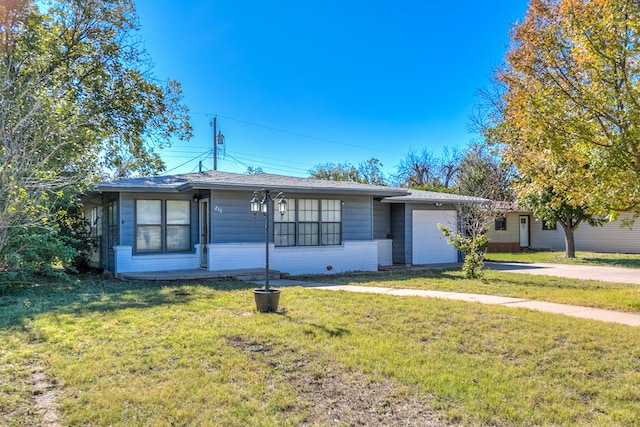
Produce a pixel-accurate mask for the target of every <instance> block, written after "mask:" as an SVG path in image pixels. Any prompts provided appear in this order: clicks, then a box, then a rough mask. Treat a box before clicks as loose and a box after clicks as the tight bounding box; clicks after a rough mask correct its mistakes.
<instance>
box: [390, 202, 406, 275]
mask: <svg viewBox="0 0 640 427" xmlns="http://www.w3.org/2000/svg"><path fill="white" fill-rule="evenodd" d="M390 214H391V225H390V228H391V238H392V239H393V250H392V251H393V252H392V260H393V263H394V264H406V263H407V254H406V252H405V247H406V245H405V241H406V235H405V231H404V229H405V224H406V222H407V219H406V215H405V205H404V204H401V203H394V204H392V205H390Z"/></svg>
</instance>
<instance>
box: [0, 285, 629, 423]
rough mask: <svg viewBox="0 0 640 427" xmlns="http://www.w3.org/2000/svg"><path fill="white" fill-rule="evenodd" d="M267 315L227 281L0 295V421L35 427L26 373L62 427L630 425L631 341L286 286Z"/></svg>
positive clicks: (458, 305) (528, 315) (517, 315)
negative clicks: (43, 382)
mask: <svg viewBox="0 0 640 427" xmlns="http://www.w3.org/2000/svg"><path fill="white" fill-rule="evenodd" d="M443 274H450V275H451V277H450V278H448V279H447V278H446V277H441V278H440V279H441V280H442V281H443V283H444V281H446V280H449V281H450V282H451V283H452V285H454V284H456V285H461V284H462V282H463V280H460V279H459V278H457V276H456V274H455V273H443ZM518 277H519V276H516V275H514V276H513V279H514V280H516V279H518ZM334 278H337V276H334ZM384 280H390V279H389V278H388V277H387V278H386V279H384ZM410 280H418V278H417V277H414V278H412V279H410ZM429 280H431V279H429ZM488 281H489V282H491V279H488ZM385 283H386V282H385ZM489 285H490V284H489ZM489 285H488V286H489ZM443 286H444V285H443ZM466 286H469V287H471V286H472V285H471V284H470V283H469V284H467V285H466ZM514 286H516V285H515V284H514ZM558 286H562V284H559V285H558ZM574 291H576V292H577V290H574ZM568 292H571V290H569V291H568ZM281 306H282V307H283V308H284V312H283V313H280V314H258V313H256V312H255V310H254V303H253V297H252V295H251V292H250V287H249V286H247V285H244V284H242V283H241V282H203V283H197V282H190V283H175V284H165V285H158V284H149V283H143V282H138V283H136V282H117V281H107V280H103V279H98V278H93V277H84V278H82V279H81V280H80V281H78V282H77V283H74V284H72V285H57V284H54V283H49V284H46V285H44V286H38V287H23V288H18V289H11V290H8V291H7V292H5V294H4V296H3V297H2V298H0V307H1V310H0V343H1V344H2V345H1V346H0V425H7V426H27V425H36V424H40V423H41V420H40V419H39V418H38V417H39V416H40V415H39V413H38V411H37V410H35V409H34V408H33V398H34V396H33V387H32V384H31V381H32V379H31V373H32V372H33V371H34V370H35V369H38V368H42V369H43V370H44V372H45V373H46V375H47V376H48V378H49V379H50V381H51V383H52V384H54V386H55V388H56V389H58V390H59V392H60V394H59V396H58V408H59V414H60V420H59V421H60V423H61V424H62V425H86V426H102V425H113V426H129V425H154V426H168V425H203V426H206V425H225V426H280V425H305V424H306V425H313V423H317V425H336V424H340V423H342V425H349V424H358V423H363V424H367V425H394V424H395V425H402V424H403V423H402V421H401V418H400V417H396V418H393V416H394V415H393V412H394V411H409V412H407V413H408V414H409V415H410V417H409V418H408V419H409V420H418V424H422V423H420V422H419V421H420V420H421V419H422V418H420V417H425V415H429V417H430V419H431V420H434V419H435V420H437V422H438V424H446V423H454V424H462V425H487V424H489V425H603V426H604V425H607V426H609V425H638V424H640V411H639V410H638V409H640V348H639V347H638V345H637V343H638V342H640V328H631V327H625V326H621V325H615V324H607V323H601V322H595V321H588V320H581V319H574V318H569V317H564V316H558V315H551V314H546V313H538V312H533V311H528V310H518V309H509V308H505V307H493V306H483V305H479V304H468V303H463V302H455V301H440V300H434V299H423V298H414V297H392V296H387V295H373V294H351V293H343V292H332V291H320V290H313V289H303V288H297V287H296V288H287V289H284V290H283V294H282V298H281ZM370 391H374V393H368V392H370ZM378 392H379V393H378ZM367 396H368V397H367ZM363 399H365V400H363ZM366 399H369V400H366ZM389 408H391V409H389ZM400 415H402V414H400ZM390 417H391V418H390Z"/></svg>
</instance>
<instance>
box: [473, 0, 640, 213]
mask: <svg viewBox="0 0 640 427" xmlns="http://www.w3.org/2000/svg"><path fill="white" fill-rule="evenodd" d="M495 80H496V83H497V84H498V87H499V88H500V89H501V93H500V102H497V103H494V104H493V105H494V106H496V107H497V108H495V109H494V111H493V114H492V115H490V116H489V118H490V120H489V121H488V123H487V126H486V127H485V129H484V130H485V135H486V136H487V138H488V139H489V140H490V141H493V142H497V143H501V144H504V147H505V150H504V154H505V159H506V160H507V161H509V162H511V163H512V164H514V165H515V166H516V168H517V169H518V171H519V173H520V174H521V175H522V177H523V180H522V181H521V185H519V186H518V188H517V193H518V197H519V199H521V200H524V199H527V198H529V199H531V196H533V198H534V199H535V198H536V195H538V196H539V195H542V194H544V195H545V197H544V198H540V197H538V200H544V201H545V204H546V206H548V207H550V208H552V209H556V210H562V209H561V208H569V209H577V210H581V211H583V212H585V214H586V215H587V216H590V215H598V214H605V213H615V212H616V211H620V210H628V209H635V210H638V209H639V208H640V2H639V1H637V0H532V1H531V2H530V4H529V9H528V11H527V14H526V16H525V18H524V20H523V21H522V22H520V23H518V24H516V25H515V27H514V28H513V30H512V33H511V46H510V49H509V51H508V53H507V55H506V60H505V64H504V65H503V66H502V67H501V68H500V69H499V70H498V71H497V73H496V75H495ZM564 210H567V209H564Z"/></svg>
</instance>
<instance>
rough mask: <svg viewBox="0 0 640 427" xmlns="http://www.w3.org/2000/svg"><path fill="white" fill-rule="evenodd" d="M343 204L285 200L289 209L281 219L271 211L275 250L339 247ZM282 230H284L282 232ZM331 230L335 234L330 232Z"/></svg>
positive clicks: (322, 200) (338, 202)
mask: <svg viewBox="0 0 640 427" xmlns="http://www.w3.org/2000/svg"><path fill="white" fill-rule="evenodd" d="M342 204H343V203H342V200H340V199H321V198H309V197H308V198H300V199H288V203H287V205H288V208H289V209H288V210H287V213H285V215H284V216H281V215H280V213H279V212H275V209H274V213H273V224H274V226H273V243H274V245H275V246H276V247H294V246H297V247H313V246H340V245H342V229H343V227H342ZM329 208H332V209H329ZM285 228H286V229H287V230H286V231H285V232H283V229H285ZM330 228H333V229H334V230H332V231H331V232H329V229H330ZM329 236H331V238H329Z"/></svg>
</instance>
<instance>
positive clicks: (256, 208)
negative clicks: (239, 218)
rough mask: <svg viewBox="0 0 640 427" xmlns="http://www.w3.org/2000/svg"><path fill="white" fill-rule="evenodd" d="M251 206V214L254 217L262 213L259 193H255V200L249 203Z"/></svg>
mask: <svg viewBox="0 0 640 427" xmlns="http://www.w3.org/2000/svg"><path fill="white" fill-rule="evenodd" d="M249 203H250V204H251V213H253V214H254V215H255V214H257V213H258V212H260V200H259V199H258V193H257V192H254V193H253V198H252V199H251V201H250V202H249Z"/></svg>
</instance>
